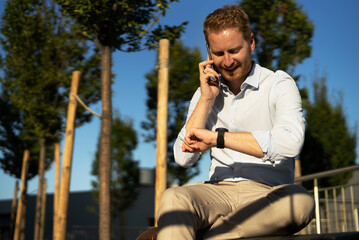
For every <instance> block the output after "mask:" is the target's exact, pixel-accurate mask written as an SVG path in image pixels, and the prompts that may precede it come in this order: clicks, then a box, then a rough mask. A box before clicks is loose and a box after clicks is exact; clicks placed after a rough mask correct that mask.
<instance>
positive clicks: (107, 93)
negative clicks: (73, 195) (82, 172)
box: [99, 46, 112, 240]
mask: <svg viewBox="0 0 359 240" xmlns="http://www.w3.org/2000/svg"><path fill="white" fill-rule="evenodd" d="M100 50H101V99H102V118H101V136H100V161H99V182H100V188H99V190H100V194H99V239H101V240H110V236H111V230H110V228H111V227H110V226H111V217H110V169H111V125H112V104H111V48H110V47H109V46H100Z"/></svg>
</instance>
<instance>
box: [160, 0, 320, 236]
mask: <svg viewBox="0 0 359 240" xmlns="http://www.w3.org/2000/svg"><path fill="white" fill-rule="evenodd" d="M203 31H204V35H205V38H206V41H207V44H208V45H209V49H210V54H211V55H212V58H213V60H207V61H204V62H201V63H200V64H199V72H200V88H199V89H198V90H197V92H196V93H195V94H194V96H193V98H192V100H191V103H190V106H189V111H188V118H187V121H186V124H185V126H184V127H183V129H182V130H181V132H180V133H179V135H178V138H177V140H176V142H175V144H174V153H175V160H176V162H177V163H178V164H179V165H181V166H183V167H190V166H191V165H192V164H194V163H195V162H196V161H197V160H198V158H199V156H200V154H201V153H202V152H204V151H206V150H208V149H209V150H210V153H211V160H212V162H211V167H210V174H209V175H210V181H208V182H205V183H199V184H196V185H189V186H182V187H177V188H169V189H167V190H166V191H165V192H164V193H163V194H162V197H161V200H160V204H159V212H158V230H159V232H158V239H160V240H168V239H176V240H180V239H185V240H188V239H237V238H244V237H256V236H264V235H286V234H293V233H295V232H297V231H299V230H300V229H302V228H303V227H304V226H306V225H307V224H308V223H309V222H310V220H311V219H312V214H313V208H314V202H313V198H312V197H311V196H310V195H309V193H308V192H307V191H306V190H305V189H303V188H302V187H300V186H298V185H294V184H293V180H294V176H293V175H294V174H293V172H294V157H295V156H297V155H298V154H299V153H300V150H301V147H302V144H303V140H304V127H305V126H304V119H303V115H302V107H301V98H300V95H299V91H298V88H297V86H296V84H295V82H294V80H293V79H292V78H291V77H290V76H289V75H288V74H286V73H284V72H283V71H277V72H275V73H274V72H272V71H270V70H268V69H266V68H263V67H261V66H260V65H258V64H257V63H255V62H254V61H252V58H251V53H252V52H253V50H254V48H255V42H254V38H253V33H252V32H251V30H250V23H249V20H248V16H247V15H246V13H245V12H244V11H243V10H242V9H240V7H239V6H237V5H228V6H225V7H223V8H221V9H217V10H216V11H214V12H213V13H211V14H210V15H209V16H208V17H207V18H206V20H205V22H204V27H203ZM212 65H213V67H214V68H212ZM217 71H218V72H217Z"/></svg>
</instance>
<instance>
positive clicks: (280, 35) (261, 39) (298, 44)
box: [240, 0, 314, 74]
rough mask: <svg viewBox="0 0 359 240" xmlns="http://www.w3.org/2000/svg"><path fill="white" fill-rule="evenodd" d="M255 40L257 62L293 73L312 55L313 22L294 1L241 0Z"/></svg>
mask: <svg viewBox="0 0 359 240" xmlns="http://www.w3.org/2000/svg"><path fill="white" fill-rule="evenodd" d="M240 6H241V7H242V8H243V9H244V11H245V12H246V13H247V14H248V16H249V19H250V22H251V28H252V31H253V32H254V36H255V40H256V50H255V52H254V55H255V58H256V59H257V61H258V62H259V63H260V64H261V65H262V66H264V67H267V68H269V69H272V70H277V69H280V70H283V71H289V73H291V74H293V73H294V68H295V66H296V65H297V64H299V63H301V62H302V61H303V60H304V59H305V58H307V57H309V56H310V54H311V46H310V43H311V39H312V36H313V30H314V25H313V23H312V21H310V20H309V19H308V17H307V15H306V14H305V13H304V12H303V10H302V7H301V6H300V5H298V4H297V3H296V2H295V0H256V1H252V0H242V1H240Z"/></svg>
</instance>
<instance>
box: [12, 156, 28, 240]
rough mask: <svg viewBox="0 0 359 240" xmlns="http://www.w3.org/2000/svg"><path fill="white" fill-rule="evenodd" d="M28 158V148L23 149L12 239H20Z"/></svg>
mask: <svg viewBox="0 0 359 240" xmlns="http://www.w3.org/2000/svg"><path fill="white" fill-rule="evenodd" d="M29 158H30V153H29V150H25V151H24V157H23V160H22V169H21V185H20V197H19V202H18V204H17V212H16V222H15V231H14V240H19V239H20V230H21V222H22V221H23V219H22V217H24V215H23V214H22V213H23V208H24V207H25V200H26V181H27V180H26V177H27V171H28V168H29Z"/></svg>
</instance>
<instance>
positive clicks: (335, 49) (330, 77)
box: [0, 0, 359, 199]
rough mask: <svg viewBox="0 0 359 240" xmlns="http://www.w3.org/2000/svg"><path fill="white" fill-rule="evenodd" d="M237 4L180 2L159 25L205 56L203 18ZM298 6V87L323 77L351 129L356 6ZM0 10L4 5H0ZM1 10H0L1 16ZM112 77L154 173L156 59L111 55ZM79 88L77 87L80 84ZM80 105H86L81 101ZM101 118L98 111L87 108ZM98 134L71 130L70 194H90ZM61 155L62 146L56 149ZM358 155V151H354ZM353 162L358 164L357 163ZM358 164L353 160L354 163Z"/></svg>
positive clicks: (316, 2) (119, 105)
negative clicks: (151, 76)
mask: <svg viewBox="0 0 359 240" xmlns="http://www.w3.org/2000/svg"><path fill="white" fill-rule="evenodd" d="M229 3H237V1H224V0H222V1H221V0H196V1H192V0H182V1H180V2H178V3H173V4H172V5H171V6H172V8H171V9H170V10H169V11H168V14H167V16H166V17H165V18H164V19H163V20H162V22H164V23H166V24H169V25H171V24H179V23H180V22H183V21H189V24H188V26H187V28H186V32H185V34H184V35H183V36H182V39H181V40H182V41H183V43H184V44H185V45H186V46H190V47H198V48H199V49H200V50H201V53H202V56H205V54H206V50H205V42H204V38H203V34H202V24H203V20H204V19H205V17H206V16H207V15H208V14H209V13H210V12H212V11H213V10H215V9H217V8H219V7H221V6H223V5H225V4H229ZM297 3H298V4H300V5H302V6H303V10H304V12H306V13H307V14H308V17H309V19H311V20H312V21H313V22H314V25H315V32H314V36H313V39H312V56H311V57H310V58H308V59H306V60H305V61H304V62H303V63H302V64H300V65H298V66H297V68H296V73H297V74H301V76H302V77H301V80H300V82H299V85H300V86H307V87H310V88H311V86H312V82H311V79H312V77H313V75H314V72H315V71H316V69H317V70H319V72H320V73H322V74H324V73H325V74H326V76H327V85H328V90H329V94H333V93H335V92H338V91H340V92H341V93H342V94H343V103H342V104H343V106H344V111H345V114H346V115H347V120H348V125H349V126H350V127H354V126H355V124H356V123H358V122H359V109H358V106H357V104H358V100H359V95H358V94H357V91H358V88H359V76H358V74H357V72H356V70H357V68H359V67H358V66H357V64H359V61H358V56H359V45H358V43H359V27H358V25H359V15H358V14H357V12H358V10H359V1H357V0H311V1H310V0H297ZM1 5H3V3H1ZM2 12H3V6H0V13H1V14H2ZM113 61H114V65H113V68H112V70H113V72H114V73H115V74H116V78H115V83H114V84H113V92H114V94H113V107H114V108H115V109H118V110H119V112H120V114H121V116H122V117H125V118H130V119H132V120H133V123H134V127H135V129H136V130H137V131H138V136H139V138H140V143H139V145H138V147H137V149H136V150H135V152H134V158H135V159H136V160H138V161H139V163H140V166H141V167H144V168H154V167H155V165H156V149H155V147H154V144H153V143H144V142H143V139H142V137H141V134H142V133H143V130H142V129H141V127H140V126H141V122H142V121H144V120H145V117H146V103H145V101H146V97H147V96H146V90H145V82H146V79H145V77H144V75H145V74H146V73H148V72H149V71H150V70H152V69H153V68H154V66H155V65H156V53H155V52H153V51H143V52H138V53H123V52H118V51H117V52H115V53H114V54H113ZM80 87H81V83H80ZM83 100H84V101H85V102H86V100H85V99H83ZM91 108H92V110H94V111H95V112H97V113H101V105H100V104H97V105H95V106H92V107H91ZM99 131H100V121H99V119H97V118H96V117H94V118H93V121H92V122H91V123H89V124H87V125H85V126H82V127H81V128H78V129H76V132H75V145H74V155H73V165H72V176H71V184H70V190H71V191H84V190H89V189H91V185H90V184H91V183H90V182H91V180H92V179H93V178H92V176H91V175H90V171H91V164H92V161H93V159H94V154H95V151H96V144H97V139H98V135H99ZM61 145H62V146H61V147H62V152H63V147H64V146H63V142H62V143H61ZM357 155H359V147H357ZM357 159H358V158H357ZM357 163H358V160H357ZM209 164H210V161H209V158H203V159H202V160H201V163H200V167H201V174H200V175H199V176H198V177H196V178H194V179H193V180H192V182H197V181H202V180H206V179H207V178H208V169H209ZM53 168H54V167H53V165H52V166H51V168H50V169H49V171H48V172H47V173H46V175H45V177H46V178H47V182H48V188H47V191H48V192H50V193H51V192H53V189H54V187H53V186H54V169H53ZM0 182H1V187H0V199H8V198H12V196H13V191H14V185H15V179H14V178H12V177H9V176H8V175H6V174H5V173H4V172H3V171H2V170H0ZM37 184H38V178H37V177H36V178H34V179H32V180H30V181H29V183H28V193H30V194H36V192H37Z"/></svg>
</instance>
